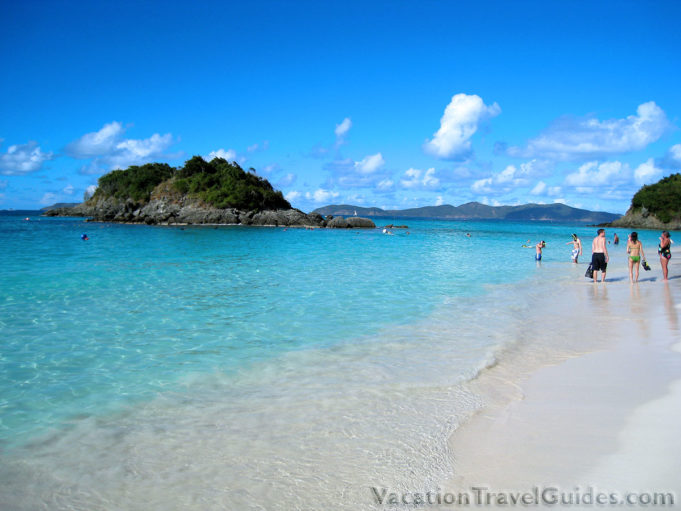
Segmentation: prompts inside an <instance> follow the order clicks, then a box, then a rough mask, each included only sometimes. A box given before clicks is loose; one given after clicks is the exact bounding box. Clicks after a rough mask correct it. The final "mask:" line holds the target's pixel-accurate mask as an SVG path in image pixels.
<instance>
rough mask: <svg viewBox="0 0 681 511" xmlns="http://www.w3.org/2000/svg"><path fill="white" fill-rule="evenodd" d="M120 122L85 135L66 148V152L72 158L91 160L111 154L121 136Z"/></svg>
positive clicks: (121, 127) (106, 125)
mask: <svg viewBox="0 0 681 511" xmlns="http://www.w3.org/2000/svg"><path fill="white" fill-rule="evenodd" d="M123 132H124V130H123V126H122V125H121V123H120V122H116V121H114V122H111V123H109V124H105V125H104V126H103V127H102V129H100V130H99V131H95V132H94V133H86V134H85V135H83V136H82V137H80V138H79V139H78V140H75V141H73V142H71V143H70V144H69V145H67V146H66V152H67V153H68V154H69V156H72V157H73V158H81V159H82V158H93V157H96V156H104V155H108V154H110V153H111V152H113V151H114V150H115V148H116V144H117V143H118V140H119V139H120V138H121V136H122V135H123Z"/></svg>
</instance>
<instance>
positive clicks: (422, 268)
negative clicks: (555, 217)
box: [0, 216, 654, 509]
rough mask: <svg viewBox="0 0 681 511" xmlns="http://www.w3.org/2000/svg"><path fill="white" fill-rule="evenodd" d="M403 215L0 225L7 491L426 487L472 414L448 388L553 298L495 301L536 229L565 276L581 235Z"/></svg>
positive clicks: (169, 498) (47, 496)
mask: <svg viewBox="0 0 681 511" xmlns="http://www.w3.org/2000/svg"><path fill="white" fill-rule="evenodd" d="M385 223H390V220H386V221H385ZM398 223H404V220H399V222H398ZM407 223H408V224H409V225H410V229H409V233H410V234H409V235H407V234H406V233H405V232H403V231H400V230H395V231H394V232H395V235H394V236H387V235H383V234H382V233H381V232H380V230H371V231H332V230H328V231H327V230H316V231H309V230H303V229H288V230H284V229H281V228H244V227H220V228H217V229H216V228H212V227H192V228H190V227H187V228H185V229H179V228H161V227H148V226H127V225H111V224H87V223H84V222H82V221H80V220H77V219H48V218H34V219H32V220H31V221H28V222H26V221H24V220H22V218H20V217H11V216H9V217H0V246H2V265H1V267H0V284H1V285H0V329H1V332H0V333H1V334H2V339H3V342H2V344H1V346H0V396H1V397H0V399H1V401H0V420H1V423H0V428H1V429H0V439H1V440H2V443H3V455H2V456H3V458H4V462H5V463H4V465H5V468H4V472H3V474H0V475H1V477H0V481H3V482H4V484H6V485H7V488H9V487H11V488H15V489H16V488H17V487H19V488H23V489H24V492H21V491H18V492H17V491H16V490H13V491H14V492H15V493H17V494H19V495H23V496H20V497H17V499H18V500H17V502H18V503H17V507H19V508H22V507H23V508H26V509H29V508H31V506H35V505H40V504H41V503H44V502H49V503H50V507H55V508H60V507H64V508H69V507H76V508H78V506H77V505H75V504H74V503H77V502H80V500H79V499H82V505H81V508H84V509H85V508H87V509H96V508H98V507H103V508H111V507H112V506H114V507H121V505H123V507H125V508H126V509H137V508H139V509H153V508H160V507H163V508H164V509H174V508H178V509H181V508H186V507H187V506H192V505H197V504H196V503H198V502H202V503H203V507H204V508H211V507H212V506H217V507H220V506H223V507H224V505H226V503H227V502H230V503H238V506H236V508H239V509H249V508H254V509H257V508H258V506H264V507H265V508H267V509H290V508H293V507H295V506H299V507H300V508H306V507H313V505H318V504H319V502H312V501H311V500H310V499H311V498H312V496H316V498H324V496H327V497H328V496H329V495H334V496H335V497H336V498H338V496H339V495H341V496H342V495H346V497H348V498H349V500H348V502H347V503H348V504H349V508H351V509H357V508H358V506H357V504H356V503H357V502H359V501H366V500H367V496H366V495H363V494H362V493H361V492H362V491H364V492H365V491H366V487H367V486H368V485H371V484H379V483H380V484H387V483H390V484H391V485H392V486H394V487H400V486H402V487H405V488H410V489H412V490H413V489H414V488H416V487H422V486H424V485H425V486H427V485H429V484H430V485H431V486H430V487H432V485H433V484H436V483H437V481H438V480H440V479H441V478H442V477H443V476H444V475H446V473H447V472H448V471H451V461H450V457H449V454H448V452H447V450H446V438H447V437H448V436H449V434H450V433H451V431H452V430H453V428H455V427H456V426H457V425H458V423H459V422H460V421H461V420H463V419H464V418H465V417H466V416H467V415H468V414H470V413H471V412H472V411H473V410H475V409H476V408H477V407H478V406H479V402H477V400H476V398H475V396H473V395H471V394H470V393H469V392H467V391H466V389H465V387H464V386H462V385H461V383H462V382H465V381H467V380H469V379H470V378H472V377H474V376H475V374H477V372H478V371H479V370H480V369H481V368H483V367H485V366H486V365H488V364H490V363H492V362H493V360H494V357H495V354H496V353H497V352H498V351H499V350H500V349H502V348H503V346H504V344H505V343H508V342H512V341H516V340H517V339H518V338H519V337H521V336H522V332H523V329H524V323H525V321H526V318H527V317H528V311H531V310H532V309H533V307H534V306H535V305H536V304H538V303H539V302H540V301H541V300H544V299H545V298H546V297H543V296H542V295H541V293H540V292H536V293H535V292H534V291H532V290H528V292H526V293H525V294H524V295H523V296H524V299H523V300H520V301H517V300H516V301H514V302H512V303H509V301H508V300H507V299H506V297H505V295H504V293H505V289H507V288H506V287H505V286H509V285H513V284H514V283H516V282H520V281H522V280H524V279H527V278H528V277H532V276H537V273H538V272H541V271H542V270H543V268H542V267H541V266H540V267H538V266H537V264H536V263H535V262H534V260H533V257H534V250H533V249H524V248H521V247H520V245H522V244H523V243H525V242H526V241H527V240H532V242H533V243H534V242H536V241H538V240H539V239H544V240H546V241H547V249H546V251H545V254H544V261H543V263H542V264H543V265H544V267H551V266H552V265H554V266H560V265H564V266H565V267H566V268H571V265H570V263H569V250H570V249H569V246H567V245H565V242H566V241H567V240H568V239H569V234H570V233H571V232H578V233H579V234H580V235H581V236H583V239H584V240H585V241H586V240H588V241H590V239H591V237H592V233H593V231H594V229H593V228H575V227H570V226H563V225H545V224H522V223H499V222H436V221H423V220H410V221H408V222H407ZM83 232H87V234H88V235H89V237H90V240H89V241H87V242H83V241H81V240H80V234H81V233H83ZM467 232H470V233H471V235H472V236H471V237H470V238H469V237H467V236H466V233H467ZM622 234H623V233H620V237H623V236H622ZM650 236H654V233H650ZM624 237H626V236H624ZM653 239H654V238H653ZM588 241H586V242H585V244H587V245H588ZM646 241H647V240H646V238H645V237H643V242H644V247H647V246H648V245H650V243H649V244H648V245H646ZM651 243H652V242H651ZM649 250H651V249H649ZM651 252H652V250H651ZM585 253H588V250H586V251H585ZM586 259H587V258H584V259H583V260H586ZM651 259H652V258H651ZM570 271H572V273H574V270H570ZM577 273H579V272H577ZM582 273H583V271H582ZM90 479H92V480H90ZM417 484H418V485H419V486H416V485H417ZM27 488H32V490H31V491H29V490H28V489H27ZM36 488H38V489H39V491H38V492H37V494H38V495H39V496H40V497H35V496H34V497H31V498H40V499H42V500H39V501H38V502H36V501H30V500H26V499H27V498H28V497H26V495H28V494H36V491H35V489H36ZM4 489H5V488H3V487H0V492H2V490H4ZM358 492H359V493H358ZM349 496H352V497H353V498H350V497H349ZM358 499H359V500H358ZM362 499H363V500H362ZM312 500H314V499H312ZM335 507H336V508H341V507H342V506H340V505H336V506H335ZM231 508H235V507H234V506H231Z"/></svg>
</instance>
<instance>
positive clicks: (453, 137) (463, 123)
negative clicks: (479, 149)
mask: <svg viewBox="0 0 681 511" xmlns="http://www.w3.org/2000/svg"><path fill="white" fill-rule="evenodd" d="M500 112H501V108H500V107H499V105H498V104H497V103H494V104H492V105H489V106H488V105H485V103H484V102H483V101H482V98H481V97H480V96H477V95H475V94H473V95H468V94H456V95H455V96H454V97H452V100H451V101H450V103H449V105H447V108H445V113H444V115H443V116H442V119H440V129H439V130H437V132H435V134H434V135H433V138H432V139H431V140H428V141H426V143H425V145H424V149H425V151H426V152H427V153H429V154H432V155H433V156H435V157H437V158H442V159H447V160H460V159H465V158H466V157H468V156H469V155H470V154H471V151H472V145H471V140H470V139H471V137H472V136H473V135H474V134H475V132H476V131H477V130H478V126H479V125H480V123H481V122H482V121H483V120H485V119H488V118H491V117H495V116H497V115H499V113H500Z"/></svg>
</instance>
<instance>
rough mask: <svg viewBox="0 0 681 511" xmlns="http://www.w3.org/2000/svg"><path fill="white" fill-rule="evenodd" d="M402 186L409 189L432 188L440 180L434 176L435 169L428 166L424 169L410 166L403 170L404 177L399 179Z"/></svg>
mask: <svg viewBox="0 0 681 511" xmlns="http://www.w3.org/2000/svg"><path fill="white" fill-rule="evenodd" d="M400 184H401V185H402V187H403V188H409V189H412V190H413V189H420V188H424V189H433V188H435V187H437V186H438V185H439V184H440V180H439V179H438V178H437V177H435V169H434V168H429V169H428V170H426V171H423V170H420V169H414V168H410V169H408V170H406V171H405V173H404V177H403V178H402V179H401V180H400Z"/></svg>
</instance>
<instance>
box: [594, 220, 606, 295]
mask: <svg viewBox="0 0 681 511" xmlns="http://www.w3.org/2000/svg"><path fill="white" fill-rule="evenodd" d="M609 259H610V258H609V257H608V244H607V243H606V242H605V229H598V236H596V237H595V238H594V240H593V243H591V266H592V268H593V271H594V282H596V281H597V280H598V272H599V271H602V272H603V277H601V282H605V270H606V268H607V267H608V260H609Z"/></svg>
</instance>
